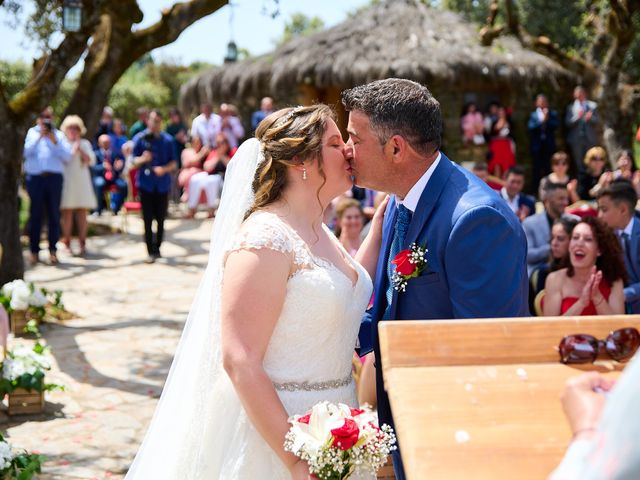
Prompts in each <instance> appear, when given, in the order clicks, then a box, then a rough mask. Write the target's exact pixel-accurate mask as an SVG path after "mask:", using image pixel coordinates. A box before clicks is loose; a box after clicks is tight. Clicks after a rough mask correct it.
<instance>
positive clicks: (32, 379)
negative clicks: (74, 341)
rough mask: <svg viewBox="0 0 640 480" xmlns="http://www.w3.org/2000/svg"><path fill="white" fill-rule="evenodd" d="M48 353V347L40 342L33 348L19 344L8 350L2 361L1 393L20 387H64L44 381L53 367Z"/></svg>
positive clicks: (0, 364)
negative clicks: (47, 355)
mask: <svg viewBox="0 0 640 480" xmlns="http://www.w3.org/2000/svg"><path fill="white" fill-rule="evenodd" d="M47 353H48V347H45V346H43V345H41V344H40V343H36V344H35V345H34V346H33V348H30V347H27V346H25V345H19V346H17V347H16V348H14V349H13V350H11V351H9V352H7V358H5V359H4V360H3V361H2V363H0V374H1V375H0V376H1V378H0V395H2V396H4V394H7V393H9V394H10V393H11V392H13V391H15V390H16V389H18V388H24V389H25V390H28V391H36V392H45V391H51V390H56V389H62V388H63V387H62V386H60V385H57V384H55V383H45V381H44V375H45V372H46V371H47V370H50V369H51V363H50V362H49V359H48V358H47V357H46V354H47Z"/></svg>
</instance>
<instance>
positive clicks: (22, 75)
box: [0, 60, 31, 99]
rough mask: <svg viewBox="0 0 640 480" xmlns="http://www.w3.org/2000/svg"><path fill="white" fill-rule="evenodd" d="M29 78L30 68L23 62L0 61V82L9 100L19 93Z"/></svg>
mask: <svg viewBox="0 0 640 480" xmlns="http://www.w3.org/2000/svg"><path fill="white" fill-rule="evenodd" d="M29 78H31V67H30V66H29V65H27V64H26V63H25V62H23V61H17V62H6V61H4V60H0V82H2V86H3V88H4V90H5V92H6V95H7V97H8V98H9V99H11V98H13V96H14V95H15V94H16V93H18V92H20V90H22V89H23V88H24V87H25V85H26V84H27V83H28V82H29Z"/></svg>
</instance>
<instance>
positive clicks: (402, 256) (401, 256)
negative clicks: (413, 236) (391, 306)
mask: <svg viewBox="0 0 640 480" xmlns="http://www.w3.org/2000/svg"><path fill="white" fill-rule="evenodd" d="M428 251H429V250H427V247H426V245H423V246H419V245H416V244H415V243H412V244H411V245H409V248H407V249H406V250H402V251H400V252H398V254H397V255H396V257H395V258H394V259H393V260H391V263H393V264H394V265H395V266H396V270H395V272H393V275H392V276H391V283H392V284H393V288H395V289H396V290H397V291H399V292H404V291H405V290H406V288H407V282H409V279H411V278H416V277H418V276H420V274H421V273H422V271H423V270H424V269H425V268H426V267H427V257H426V255H427V252H428Z"/></svg>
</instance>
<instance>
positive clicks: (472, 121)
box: [460, 102, 485, 145]
mask: <svg viewBox="0 0 640 480" xmlns="http://www.w3.org/2000/svg"><path fill="white" fill-rule="evenodd" d="M460 128H462V141H463V142H464V143H465V145H484V143H485V142H484V134H483V133H484V120H483V118H482V113H480V112H479V111H478V109H477V107H476V104H475V103H473V102H469V103H467V104H466V105H465V106H464V108H463V111H462V116H461V118H460Z"/></svg>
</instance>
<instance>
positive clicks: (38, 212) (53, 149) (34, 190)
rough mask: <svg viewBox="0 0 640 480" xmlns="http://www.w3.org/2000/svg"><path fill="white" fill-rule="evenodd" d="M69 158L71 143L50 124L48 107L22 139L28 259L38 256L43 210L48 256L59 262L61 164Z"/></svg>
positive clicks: (32, 261) (34, 259)
mask: <svg viewBox="0 0 640 480" xmlns="http://www.w3.org/2000/svg"><path fill="white" fill-rule="evenodd" d="M69 160H71V147H70V145H69V144H68V143H67V141H66V139H65V137H64V134H63V133H62V132H61V131H60V130H58V129H56V128H55V126H54V125H53V109H52V108H51V107H47V108H46V109H44V110H43V111H42V113H41V114H40V116H39V117H38V123H37V125H36V126H35V127H32V128H30V129H29V131H28V132H27V136H26V138H25V142H24V174H25V182H26V186H27V192H28V194H29V198H30V199H31V204H30V207H29V250H30V251H31V258H30V262H31V265H35V264H36V263H37V262H38V259H39V256H38V255H39V252H40V232H41V230H42V216H43V213H44V210H45V209H46V211H47V217H48V218H49V226H48V232H49V260H50V262H51V264H57V263H58V257H57V255H56V243H57V242H58V240H59V239H60V201H61V199H62V180H63V179H62V175H63V172H64V164H65V163H67V162H69Z"/></svg>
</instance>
